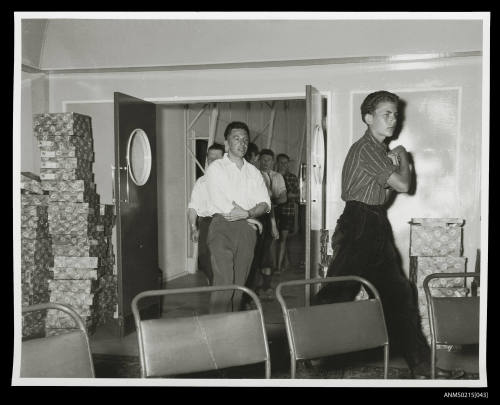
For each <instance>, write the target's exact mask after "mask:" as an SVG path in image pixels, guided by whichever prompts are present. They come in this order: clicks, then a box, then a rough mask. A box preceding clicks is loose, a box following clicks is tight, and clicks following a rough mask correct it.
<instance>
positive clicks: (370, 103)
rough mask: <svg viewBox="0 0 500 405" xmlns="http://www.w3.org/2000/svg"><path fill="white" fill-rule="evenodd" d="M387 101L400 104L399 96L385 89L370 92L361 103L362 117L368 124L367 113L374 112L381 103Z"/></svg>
mask: <svg viewBox="0 0 500 405" xmlns="http://www.w3.org/2000/svg"><path fill="white" fill-rule="evenodd" d="M385 102H391V103H394V104H396V105H398V104H399V97H398V96H397V95H396V94H394V93H391V92H389V91H385V90H380V91H376V92H374V93H370V94H368V95H367V96H366V98H365V99H364V100H363V103H362V104H361V119H362V120H363V122H364V123H365V124H366V121H365V115H366V114H373V113H374V112H375V110H376V109H377V106H378V105H379V103H385Z"/></svg>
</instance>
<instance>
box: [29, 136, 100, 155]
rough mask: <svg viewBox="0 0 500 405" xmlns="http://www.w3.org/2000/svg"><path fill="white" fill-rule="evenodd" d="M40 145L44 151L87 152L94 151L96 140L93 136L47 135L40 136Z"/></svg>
mask: <svg viewBox="0 0 500 405" xmlns="http://www.w3.org/2000/svg"><path fill="white" fill-rule="evenodd" d="M38 146H39V147H40V150H41V151H42V150H43V151H46V152H49V151H61V152H71V151H77V150H82V151H85V152H93V150H94V140H93V139H92V137H91V136H85V137H78V136H62V135H58V136H54V135H46V136H43V137H41V138H38Z"/></svg>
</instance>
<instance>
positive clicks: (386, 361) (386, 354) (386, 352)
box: [384, 343, 389, 380]
mask: <svg viewBox="0 0 500 405" xmlns="http://www.w3.org/2000/svg"><path fill="white" fill-rule="evenodd" d="M388 377H389V343H387V344H386V345H384V379H386V380H387V378H388Z"/></svg>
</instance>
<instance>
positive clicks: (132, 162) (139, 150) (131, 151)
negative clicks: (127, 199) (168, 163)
mask: <svg viewBox="0 0 500 405" xmlns="http://www.w3.org/2000/svg"><path fill="white" fill-rule="evenodd" d="M127 164H128V167H129V173H130V178H131V179H132V181H133V182H134V183H135V184H137V185H138V186H143V185H144V184H146V182H147V181H148V179H149V175H150V174H151V146H150V144H149V139H148V136H147V135H146V133H145V132H144V131H143V130H142V129H140V128H138V129H134V130H133V131H132V133H131V134H130V136H129V138H128V144H127Z"/></svg>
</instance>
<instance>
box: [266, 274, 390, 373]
mask: <svg viewBox="0 0 500 405" xmlns="http://www.w3.org/2000/svg"><path fill="white" fill-rule="evenodd" d="M342 281H359V282H360V283H361V284H362V285H364V286H365V287H368V288H369V289H370V290H371V291H372V292H373V295H374V297H375V298H374V299H367V300H361V301H351V302H339V303H333V304H322V305H314V306H306V307H300V308H287V306H286V302H285V300H284V299H283V296H282V293H281V291H282V289H283V287H290V286H300V285H304V286H306V287H307V286H308V285H310V284H320V283H321V284H323V283H333V282H342ZM276 297H277V298H278V301H279V303H280V305H281V309H282V312H283V316H284V318H285V325H286V333H287V338H288V343H289V349H290V378H295V374H296V362H297V360H307V359H314V358H319V357H324V356H329V355H334V354H341V353H349V352H355V351H358V350H364V349H371V348H374V347H379V346H383V347H384V378H385V379H387V376H388V365H389V337H388V334H387V327H386V324H385V317H384V311H383V308H382V302H381V301H380V296H379V293H378V291H377V289H376V288H375V287H374V286H373V285H372V284H371V283H370V282H369V281H367V280H365V279H363V278H361V277H358V276H342V277H326V278H321V279H308V280H294V281H286V282H282V283H280V284H278V286H277V287H276ZM348 311H350V312H348Z"/></svg>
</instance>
